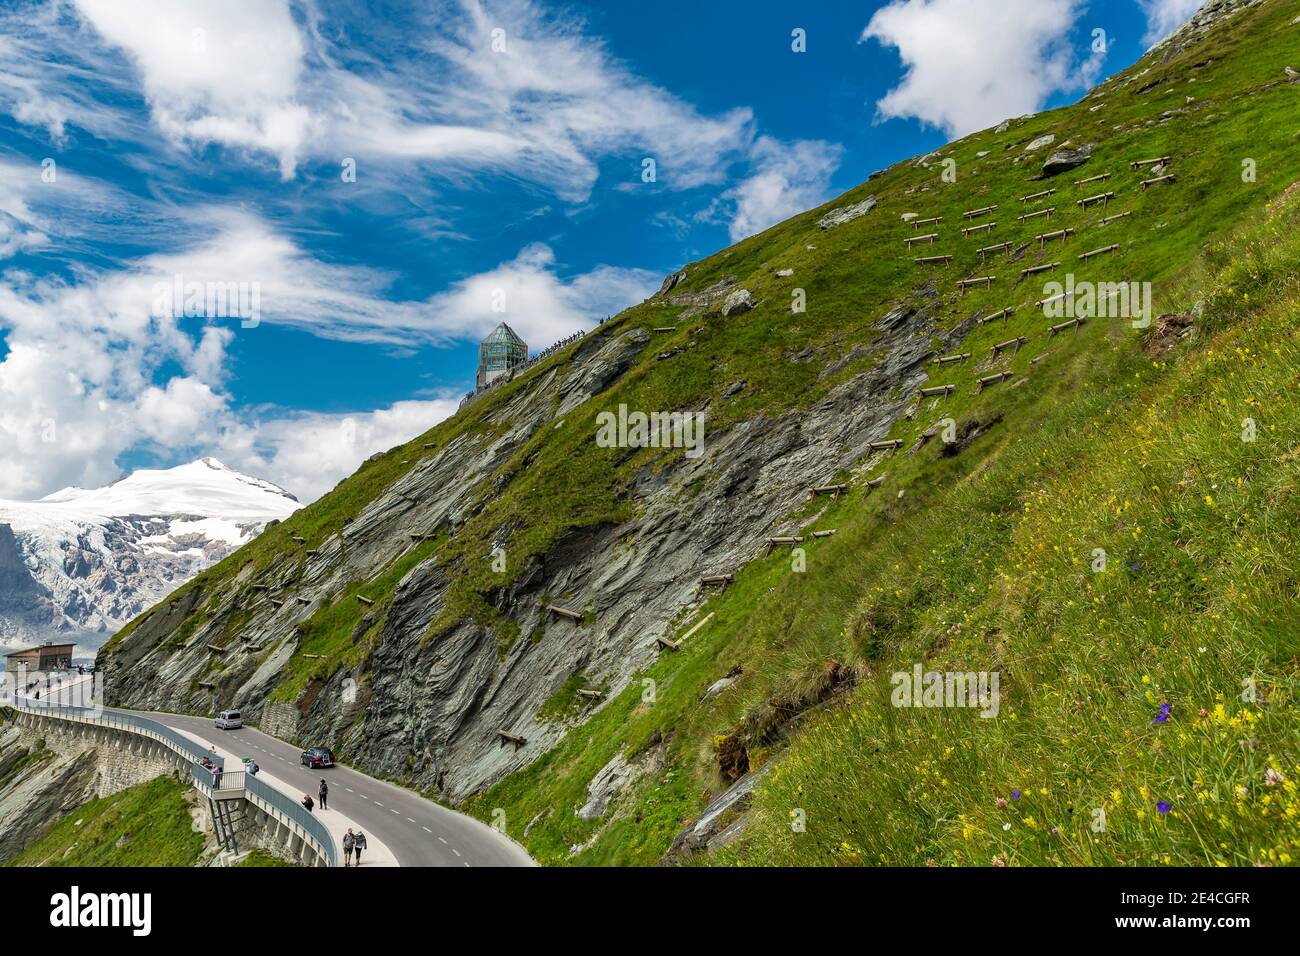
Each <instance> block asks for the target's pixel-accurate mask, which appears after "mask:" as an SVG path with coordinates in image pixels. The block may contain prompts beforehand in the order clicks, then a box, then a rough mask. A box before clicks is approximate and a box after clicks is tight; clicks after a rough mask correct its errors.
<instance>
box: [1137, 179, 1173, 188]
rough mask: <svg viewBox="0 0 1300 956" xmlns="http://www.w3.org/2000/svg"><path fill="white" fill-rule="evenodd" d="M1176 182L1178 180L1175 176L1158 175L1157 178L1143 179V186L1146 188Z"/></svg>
mask: <svg viewBox="0 0 1300 956" xmlns="http://www.w3.org/2000/svg"><path fill="white" fill-rule="evenodd" d="M1176 182H1178V180H1177V179H1175V178H1174V177H1173V176H1157V177H1156V178H1155V179H1144V180H1142V188H1143V189H1146V188H1147V187H1148V186H1159V185H1160V184H1161V183H1176Z"/></svg>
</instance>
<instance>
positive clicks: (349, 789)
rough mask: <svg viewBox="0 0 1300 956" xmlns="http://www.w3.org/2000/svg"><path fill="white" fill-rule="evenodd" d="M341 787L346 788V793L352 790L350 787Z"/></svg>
mask: <svg viewBox="0 0 1300 956" xmlns="http://www.w3.org/2000/svg"><path fill="white" fill-rule="evenodd" d="M343 789H344V790H346V791H347V792H348V793H352V792H353V791H352V788H351V787H344V788H343Z"/></svg>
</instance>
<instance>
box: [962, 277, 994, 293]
mask: <svg viewBox="0 0 1300 956" xmlns="http://www.w3.org/2000/svg"><path fill="white" fill-rule="evenodd" d="M997 278H998V277H997V276H980V277H979V278H976V279H958V280H957V288H958V289H960V290H961V291H962V292H965V291H966V290H967V289H968V288H970V287H971V286H973V285H979V284H980V283H981V282H982V283H984V288H986V289H988V288H992V286H993V283H994V282H996V281H997Z"/></svg>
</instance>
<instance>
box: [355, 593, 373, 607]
mask: <svg viewBox="0 0 1300 956" xmlns="http://www.w3.org/2000/svg"><path fill="white" fill-rule="evenodd" d="M357 600H358V601H360V602H361V603H362V604H364V605H365V606H366V607H370V606H371V605H373V604H374V603H375V602H374V601H372V600H371V599H370V598H368V597H364V596H363V595H360V594H358V595H357Z"/></svg>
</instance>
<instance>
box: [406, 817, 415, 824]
mask: <svg viewBox="0 0 1300 956" xmlns="http://www.w3.org/2000/svg"><path fill="white" fill-rule="evenodd" d="M406 822H407V823H414V822H415V821H414V820H412V819H411V818H410V817H407V818H406Z"/></svg>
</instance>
